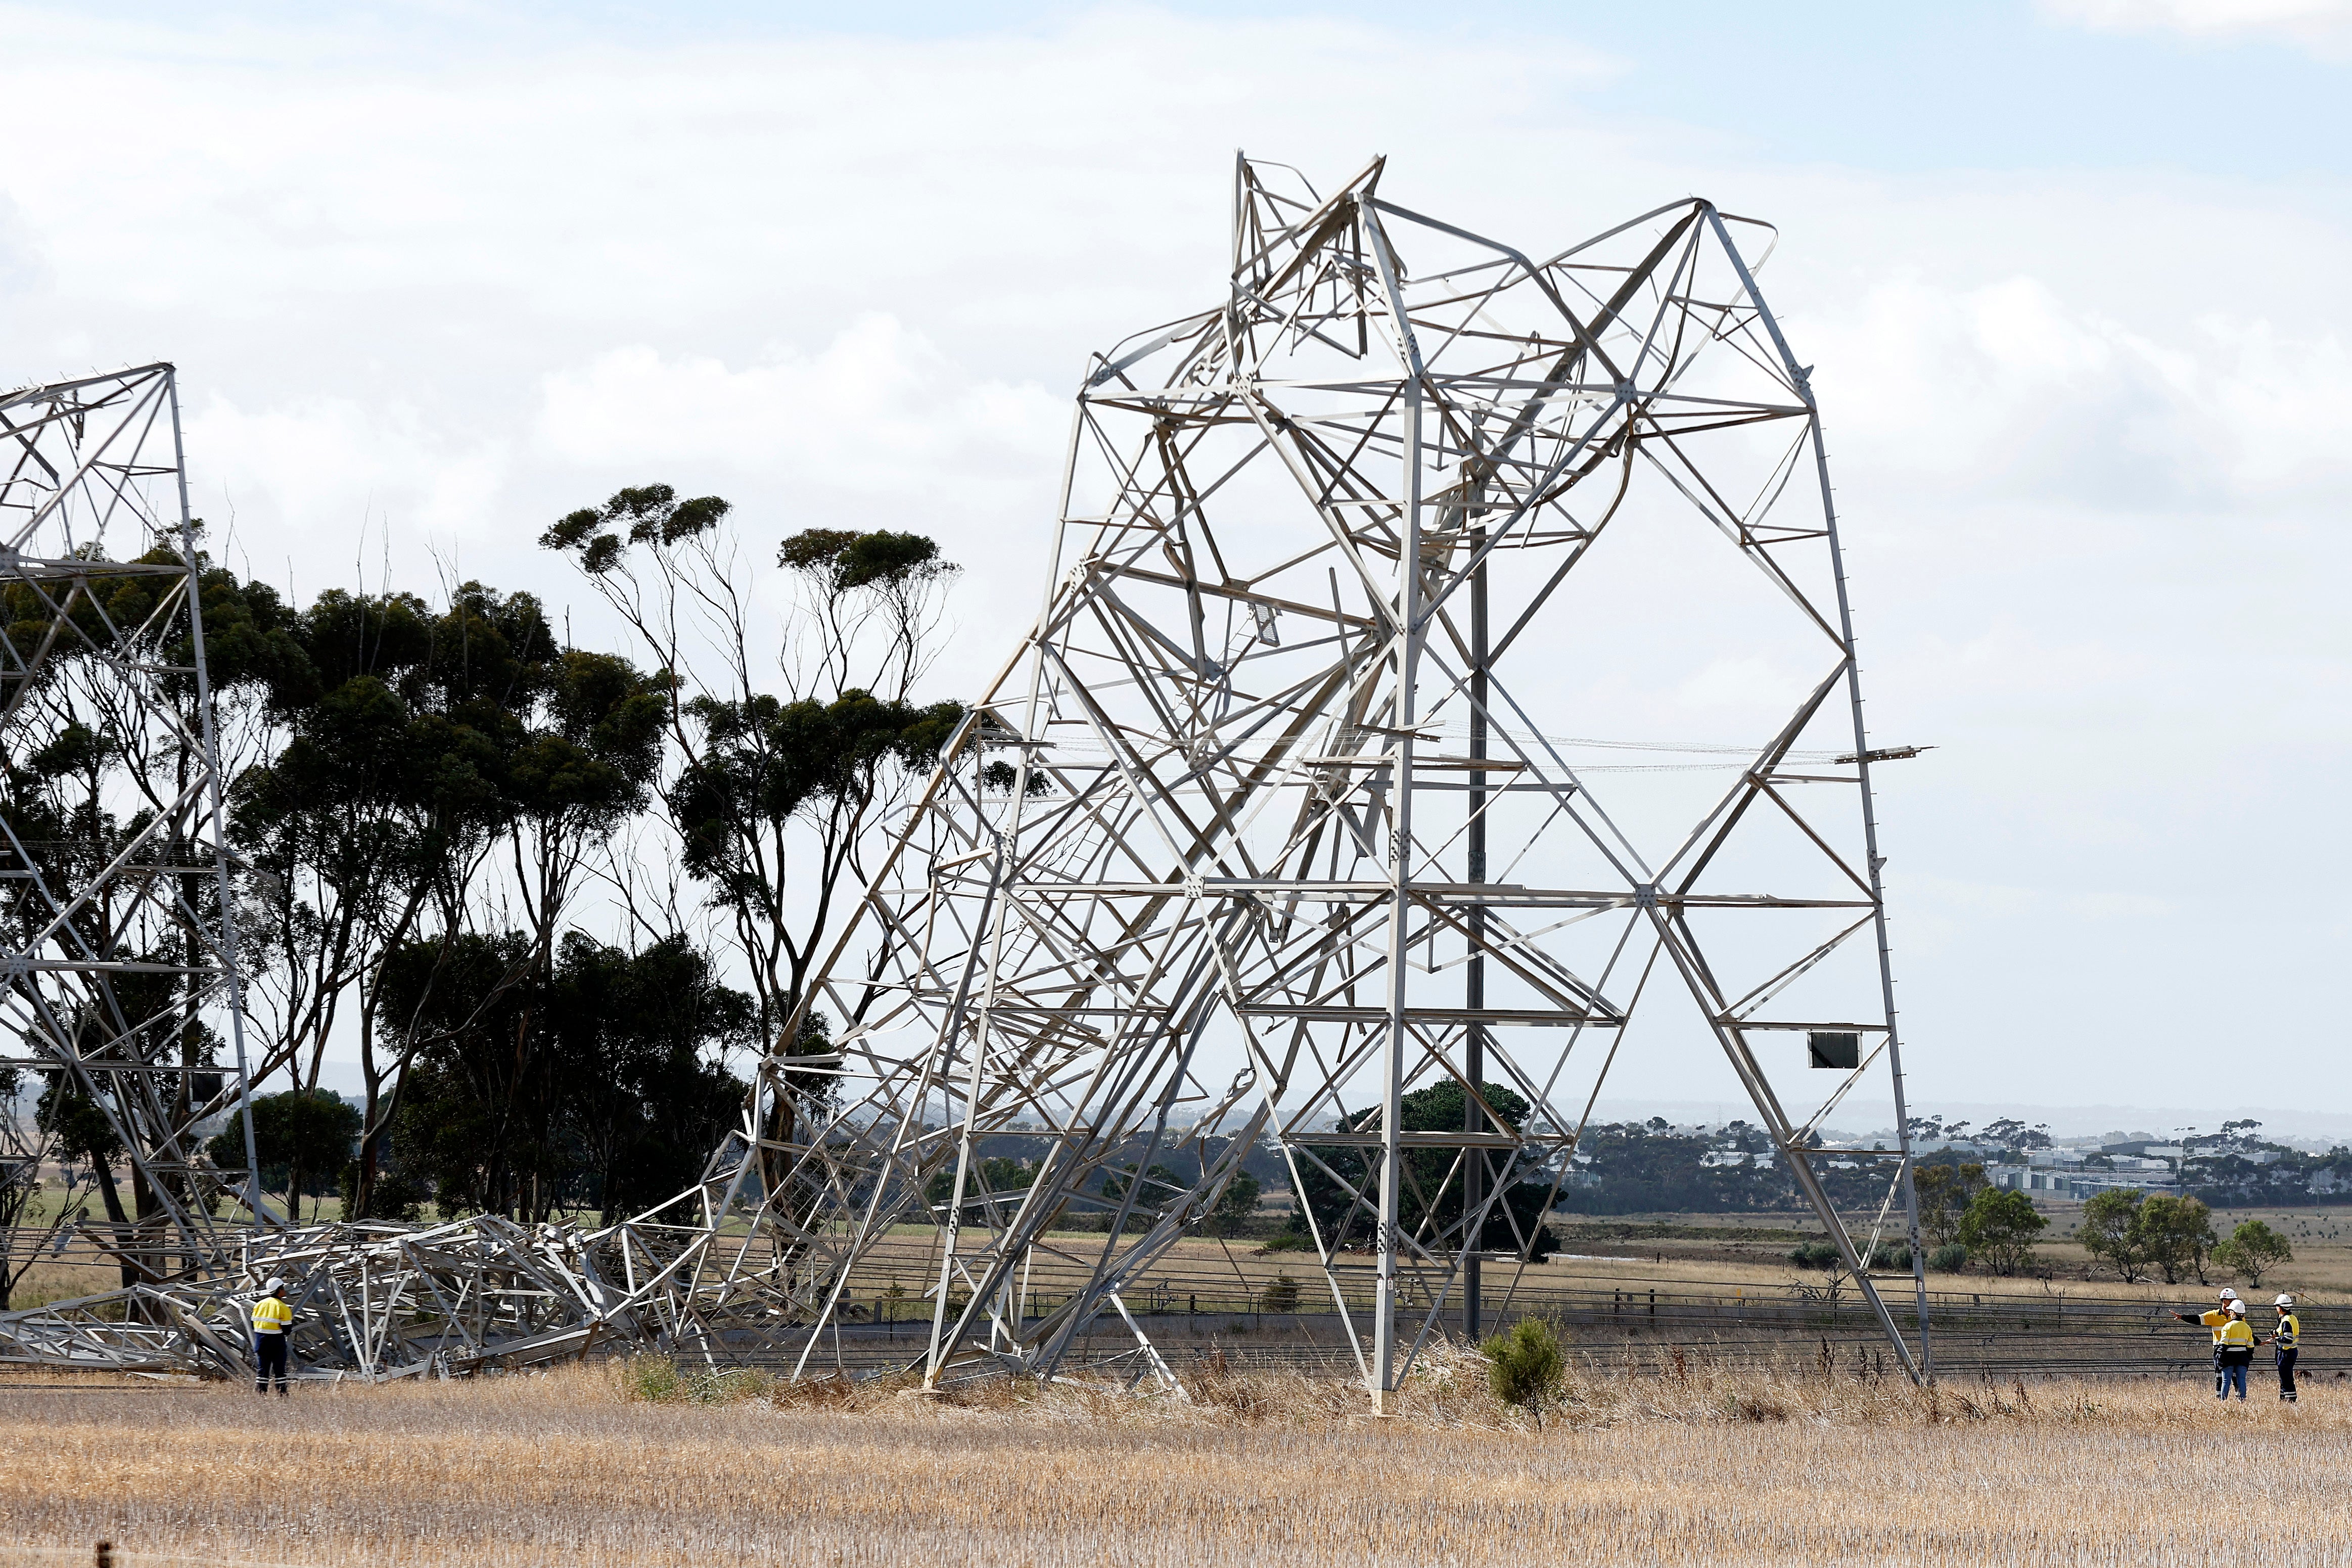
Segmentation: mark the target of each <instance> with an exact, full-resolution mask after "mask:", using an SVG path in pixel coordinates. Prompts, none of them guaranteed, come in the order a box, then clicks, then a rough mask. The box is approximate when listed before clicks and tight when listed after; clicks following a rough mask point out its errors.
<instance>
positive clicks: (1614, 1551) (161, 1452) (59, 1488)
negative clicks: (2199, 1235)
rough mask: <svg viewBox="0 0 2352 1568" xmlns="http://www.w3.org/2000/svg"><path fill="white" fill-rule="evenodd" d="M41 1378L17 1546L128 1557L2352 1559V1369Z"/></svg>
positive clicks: (2, 1534) (1058, 1565)
mask: <svg viewBox="0 0 2352 1568" xmlns="http://www.w3.org/2000/svg"><path fill="white" fill-rule="evenodd" d="M2258 1370H2260V1369H2258ZM34 1381H37V1379H34V1378H31V1377H25V1378H16V1379H0V1540H5V1541H7V1542H16V1543H19V1545H18V1546H16V1547H15V1548H9V1547H0V1563H19V1562H21V1563H55V1562H59V1561H64V1560H66V1559H65V1558H64V1557H63V1556H62V1555H61V1554H60V1552H61V1551H62V1549H67V1548H72V1549H76V1550H78V1551H79V1552H85V1553H86V1552H87V1551H88V1546H89V1542H91V1541H93V1540H95V1539H97V1538H99V1537H100V1536H106V1537H109V1538H110V1539H111V1540H113V1541H114V1542H117V1543H119V1544H120V1545H121V1547H123V1548H124V1549H126V1552H127V1555H125V1556H124V1557H123V1558H122V1561H123V1562H125V1563H138V1562H141V1561H142V1559H143V1560H148V1561H154V1560H159V1559H162V1558H165V1557H168V1556H170V1555H173V1554H180V1555H185V1556H187V1557H190V1558H191V1559H195V1560H204V1561H209V1562H215V1563H217V1562H223V1561H228V1560H236V1561H251V1562H266V1563H308V1564H325V1563H337V1564H341V1563H356V1564H370V1565H375V1564H384V1565H390V1564H412V1563H413V1564H424V1563H433V1564H452V1565H463V1568H489V1565H490V1564H493V1563H495V1564H499V1565H500V1568H506V1565H509V1564H513V1563H578V1564H585V1565H593V1568H621V1565H632V1568H635V1565H639V1564H670V1563H768V1562H776V1563H825V1564H831V1563H842V1564H882V1563H913V1562H917V1561H930V1562H937V1563H959V1564H960V1563H973V1564H980V1563H986V1564H990V1565H992V1568H993V1565H998V1564H1028V1565H1030V1568H1062V1565H1065V1564H1068V1565H1076V1564H1088V1565H1093V1564H1104V1563H1112V1564H1128V1563H1134V1564H1144V1563H1149V1564H1151V1565H1153V1568H1171V1565H1181V1568H1189V1565H1192V1564H1204V1565H1205V1564H1218V1565H1222V1564H1228V1563H1230V1564H1242V1563H1247V1564H1251V1565H1253V1568H1291V1565H1294V1564H1296V1565H1305V1564H1317V1565H1320V1564H1325V1563H1339V1562H1349V1563H1398V1564H1403V1563H1412V1564H1436V1563H1481V1564H1483V1563H1490V1562H1493V1561H1496V1560H1497V1559H1498V1558H1507V1559H1510V1560H1516V1561H1532V1562H1543V1563H1548V1564H1550V1563H1558V1564H1563V1565H1567V1568H1576V1565H1581V1564H1588V1563H1589V1564H1608V1565H1610V1568H1622V1564H1624V1563H1654V1562H1668V1563H1789V1562H1799V1561H1804V1562H1838V1563H1954V1564H1960V1563H1967V1564H1976V1563H1996V1564H2008V1563H2021V1564H2022V1563H2032V1564H2042V1563H2053V1564H2054V1563H2065V1564H2100V1563H2142V1562H2150V1561H2155V1560H2158V1559H2159V1558H2162V1559H2168V1560H2170V1559H2176V1558H2179V1557H2181V1556H2183V1555H2184V1554H2185V1555H2187V1556H2189V1557H2192V1558H2217V1559H2220V1560H2223V1561H2228V1562H2230V1563H2232V1564H2233V1565H2236V1568H2252V1565H2257V1564H2269V1563H2344V1562H2347V1560H2352V1544H2347V1543H2352V1489H2347V1487H2346V1486H2345V1485H2344V1482H2345V1479H2346V1478H2347V1474H2352V1397H2347V1396H2346V1395H2345V1394H2341V1393H2340V1392H2337V1388H2338V1387H2339V1386H2340V1385H2334V1384H2333V1380H2330V1383H2329V1384H2323V1385H2322V1386H2320V1387H2319V1388H2317V1389H2315V1390H2314V1391H2313V1392H2312V1393H2311V1394H2306V1396H2305V1402H2304V1404H2303V1405H2301V1406H2300V1407H2296V1408H2283V1407H2280V1406H2278V1405H2276V1404H2275V1403H2274V1402H2273V1401H2272V1400H2271V1399H2269V1398H2268V1397H2267V1395H2263V1396H2262V1397H2260V1398H2258V1399H2257V1401H2256V1402H2254V1403H2252V1404H2250V1405H2244V1406H2235V1405H2233V1406H2231V1407H2228V1408H2217V1407H2216V1405H2214V1402H2213V1401H2212V1399H2211V1397H2210V1393H2209V1392H2208V1391H2207V1390H2206V1389H2205V1388H2204V1387H2202V1386H2200V1384H2199V1383H2198V1382H2197V1381H2196V1380H2193V1379H2181V1380H2178V1381H2171V1382H2153V1381H2151V1382H2130V1383H2082V1382H2064V1381H2051V1382H2044V1383H2038V1384H2006V1385H2001V1386H1998V1387H1989V1386H1986V1385H1984V1384H1978V1385H1976V1386H1974V1387H1954V1388H1945V1389H1939V1390H1937V1391H1935V1392H1934V1393H1932V1394H1920V1393H1917V1392H1916V1391H1914V1390H1912V1389H1911V1388H1910V1387H1909V1386H1908V1385H1906V1384H1902V1383H1900V1382H1896V1381H1893V1380H1871V1379H1855V1378H1853V1377H1852V1376H1850V1375H1844V1374H1841V1375H1838V1376H1836V1377H1833V1378H1830V1379H1823V1378H1822V1377H1821V1376H1820V1375H1819V1374H1818V1371H1817V1369H1814V1368H1812V1367H1810V1366H1808V1365H1805V1364H1803V1363H1798V1364H1794V1365H1791V1366H1790V1367H1788V1368H1787V1369H1785V1370H1783V1371H1781V1372H1779V1373H1732V1372H1727V1371H1723V1370H1719V1369H1717V1368H1715V1367H1713V1366H1712V1365H1708V1364H1700V1363H1695V1362H1685V1363H1684V1364H1683V1365H1682V1366H1681V1367H1680V1368H1679V1369H1676V1368H1675V1367H1674V1366H1673V1365H1671V1364H1669V1365H1668V1366H1667V1367H1666V1368H1665V1369H1664V1374H1663V1375H1658V1374H1656V1373H1652V1374H1648V1375H1633V1373H1630V1371H1629V1370H1628V1369H1626V1368H1624V1367H1622V1366H1616V1365H1612V1364H1610V1363H1606V1362H1600V1361H1593V1360H1585V1361H1582V1362H1580V1363H1579V1371H1578V1373H1577V1374H1576V1377H1575V1380H1574V1383H1573V1384H1572V1388H1571V1392H1570V1398H1569V1400H1568V1401H1567V1402H1566V1403H1565V1404H1564V1405H1561V1406H1560V1407H1559V1408H1558V1409H1556V1410H1555V1411H1554V1412H1553V1413H1552V1415H1551V1418H1550V1419H1549V1422H1548V1423H1547V1425H1546V1426H1545V1427H1544V1429H1542V1430H1541V1431H1538V1430H1536V1429H1535V1428H1534V1427H1533V1426H1532V1425H1531V1424H1530V1423H1529V1422H1528V1420H1527V1419H1526V1418H1525V1417H1524V1416H1523V1415H1519V1414H1517V1413H1516V1412H1509V1411H1505V1410H1501V1409H1498V1408H1497V1407H1496V1405H1494V1404H1493V1402H1492V1401H1491V1400H1490V1399H1488V1397H1487V1396H1486V1391H1485V1388H1484V1384H1483V1380H1482V1378H1481V1377H1480V1376H1479V1367H1478V1364H1477V1363H1475V1361H1473V1360H1471V1359H1469V1358H1467V1357H1463V1356H1458V1355H1457V1356H1454V1357H1448V1358H1441V1359H1440V1360H1439V1361H1438V1362H1436V1363H1433V1364H1432V1365H1431V1367H1430V1368H1429V1370H1428V1372H1427V1373H1426V1374H1425V1375H1423V1377H1421V1378H1419V1379H1418V1380H1417V1381H1416V1382H1415V1384H1414V1386H1413V1387H1412V1390H1411V1391H1410V1392H1409V1394H1407V1396H1406V1398H1405V1400H1404V1401H1403V1414H1402V1415H1401V1416H1399V1417H1398V1418H1396V1419H1392V1420H1376V1419H1373V1418H1371V1417H1370V1416H1369V1415H1367V1414H1366V1413H1365V1406H1364V1402H1363V1400H1362V1398H1361V1396H1360V1394H1356V1393H1355V1392H1353V1391H1351V1390H1350V1389H1349V1388H1348V1387H1346V1386H1345V1385H1343V1384H1334V1383H1326V1382H1318V1381H1314V1380H1310V1379H1307V1378H1303V1377H1297V1376H1285V1375H1274V1376H1267V1375H1258V1374H1250V1373H1234V1372H1220V1371H1218V1370H1216V1369H1214V1368H1212V1369H1211V1370H1210V1371H1209V1372H1208V1373H1207V1374H1206V1375H1204V1376H1202V1377H1200V1378H1198V1379H1196V1380H1195V1381H1194V1384H1193V1387H1192V1395H1193V1396H1192V1399H1191V1401H1190V1402H1188V1403H1178V1402H1175V1401H1172V1400H1169V1399H1165V1398H1145V1399H1138V1398H1133V1397H1129V1396H1128V1395H1126V1394H1119V1393H1116V1392H1111V1391H1107V1390H1103V1389H1098V1388H1090V1387H1086V1386H1069V1385H1064V1386H1057V1387H1055V1388H1051V1389H1046V1390H1039V1389H1037V1388H1035V1387H1034V1386H1024V1385H1015V1384H1006V1383H991V1384H980V1385H974V1386H971V1387H968V1388H965V1389H961V1390H956V1391H952V1392H950V1394H947V1395H946V1396H944V1397H939V1398H929V1399H927V1398H925V1397H923V1396H922V1395H921V1394H919V1393H917V1392H916V1391H914V1390H913V1389H911V1388H909V1387H908V1386H906V1385H905V1384H903V1383H902V1382H897V1381H889V1380H877V1381H875V1382H869V1383H866V1384H856V1385H850V1384H838V1383H834V1384H827V1383H819V1384H803V1385H798V1386H794V1387H778V1386H776V1385H774V1384H771V1383H769V1382H768V1381H766V1380H765V1379H761V1378H757V1377H737V1378H734V1379H731V1380H714V1379H709V1378H705V1379H702V1380H697V1379H695V1378H693V1377H692V1376H691V1375H690V1374H689V1375H688V1376H685V1377H681V1378H676V1379H672V1378H670V1377H669V1376H668V1375H667V1373H665V1372H663V1371H662V1370H661V1369H658V1368H656V1367H652V1366H649V1365H647V1364H645V1363H637V1364H635V1365H631V1364H628V1363H612V1364H607V1365H604V1366H596V1367H574V1368H568V1369H563V1370H562V1371H559V1372H556V1373H551V1374H549V1375H546V1376H540V1377H509V1378H502V1379H497V1380H491V1381H483V1382H477V1383H470V1384H400V1385H394V1386H390V1387H384V1388H366V1387H361V1386H355V1385H345V1386H343V1387H341V1388H329V1387H319V1388H310V1389H304V1390H303V1391H301V1393H300V1394H299V1397H297V1398H295V1399H292V1400H289V1401H283V1402H280V1401H277V1400H268V1401H264V1400H259V1399H257V1398H255V1397H254V1396H253V1395H252V1394H247V1393H246V1392H244V1391H242V1390H239V1389H236V1388H230V1387H223V1386H218V1385H213V1386H203V1387H193V1388H173V1389H169V1390H163V1391H159V1390H156V1389H155V1388H153V1387H152V1385H151V1386H146V1387H139V1386H126V1385H100V1384H91V1385H89V1386H87V1387H84V1388H78V1389H74V1390H70V1391H57V1390H54V1389H36V1388H31V1387H25V1386H21V1385H23V1384H28V1383H31V1382H34ZM47 1381H50V1382H54V1381H56V1380H55V1379H49V1380H47ZM12 1387H13V1389H14V1391H12ZM45 1549H46V1550H45ZM80 1560H81V1561H84V1562H87V1561H88V1560H89V1559H88V1558H87V1556H83V1557H82V1558H81V1559H80Z"/></svg>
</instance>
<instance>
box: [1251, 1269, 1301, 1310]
mask: <svg viewBox="0 0 2352 1568" xmlns="http://www.w3.org/2000/svg"><path fill="white" fill-rule="evenodd" d="M1258 1305H1259V1306H1260V1307H1261V1308H1262V1309H1264V1310H1266V1311H1269V1312H1296V1311H1297V1310H1298V1281H1297V1280H1296V1279H1292V1278H1291V1277H1290V1276H1289V1275H1287V1274H1277V1275H1276V1276H1275V1277H1274V1283H1273V1284H1271V1285H1268V1286H1267V1287H1266V1288H1265V1294H1263V1295H1261V1296H1260V1297H1259V1298H1258Z"/></svg>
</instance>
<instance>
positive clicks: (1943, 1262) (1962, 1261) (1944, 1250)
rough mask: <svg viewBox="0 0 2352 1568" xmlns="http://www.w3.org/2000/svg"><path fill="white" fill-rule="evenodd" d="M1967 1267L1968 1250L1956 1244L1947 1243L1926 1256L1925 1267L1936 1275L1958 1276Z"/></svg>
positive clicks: (1955, 1242) (1954, 1242)
mask: <svg viewBox="0 0 2352 1568" xmlns="http://www.w3.org/2000/svg"><path fill="white" fill-rule="evenodd" d="M1968 1266H1969V1249H1968V1248H1967V1247H1962V1246H1961V1245H1960V1244H1959V1243H1958V1242H1957V1241H1953V1242H1947V1243H1946V1244H1944V1245H1943V1246H1941V1247H1937V1248H1936V1249H1935V1250H1934V1251H1933V1252H1930V1253H1929V1254H1927V1267H1928V1268H1932V1269H1934V1270H1935V1271H1936V1272H1937V1273H1938V1274H1958V1272H1959V1271H1960V1270H1961V1269H1963V1268H1967V1267H1968Z"/></svg>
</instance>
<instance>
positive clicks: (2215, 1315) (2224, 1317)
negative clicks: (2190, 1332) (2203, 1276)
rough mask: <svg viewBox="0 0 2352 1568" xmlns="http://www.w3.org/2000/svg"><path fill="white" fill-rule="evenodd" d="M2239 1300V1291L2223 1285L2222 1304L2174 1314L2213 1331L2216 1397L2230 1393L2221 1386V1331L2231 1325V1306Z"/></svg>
mask: <svg viewBox="0 0 2352 1568" xmlns="http://www.w3.org/2000/svg"><path fill="white" fill-rule="evenodd" d="M2236 1300H2238V1293H2237V1292H2236V1291H2235V1290H2232V1289H2230V1288H2229V1287H2228V1286H2227V1285H2224V1286H2222V1287H2221V1305H2220V1306H2218V1307H2215V1308H2214V1309H2213V1310H2211V1311H2210V1312H2203V1313H2197V1314H2191V1313H2188V1312H2175V1313H2173V1314H2172V1315H2173V1316H2174V1317H2176V1318H2178V1319H2179V1320H2180V1321H2182V1322H2184V1323H2202V1324H2204V1325H2205V1326H2206V1327H2207V1328H2209V1329H2210V1330H2212V1331H2213V1393H2214V1394H2215V1396H2216V1397H2220V1396H2221V1395H2223V1394H2227V1393H2228V1390H2226V1389H2225V1388H2223V1387H2222V1386H2221V1331H2222V1330H2223V1329H2225V1328H2227V1327H2228V1326H2229V1323H2230V1308H2231V1305H2232V1304H2233V1303H2234V1302H2236Z"/></svg>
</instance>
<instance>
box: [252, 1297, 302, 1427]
mask: <svg viewBox="0 0 2352 1568" xmlns="http://www.w3.org/2000/svg"><path fill="white" fill-rule="evenodd" d="M293 1327H294V1309H293V1308H291V1307H289V1306H288V1305H287V1304H286V1281H285V1280H283V1279H272V1280H271V1281H270V1282H269V1283H268V1284H267V1285H265V1286H263V1287H262V1288H261V1297H260V1299H259V1300H257V1301H255V1302H254V1303H253V1392H254V1393H256V1394H267V1393H268V1392H269V1379H270V1376H271V1374H273V1373H275V1374H276V1376H277V1378H278V1395H279V1397H281V1398H283V1397H284V1396H285V1394H286V1335H287V1333H288V1332H289V1331H290V1330H291V1329H292V1328H293Z"/></svg>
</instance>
